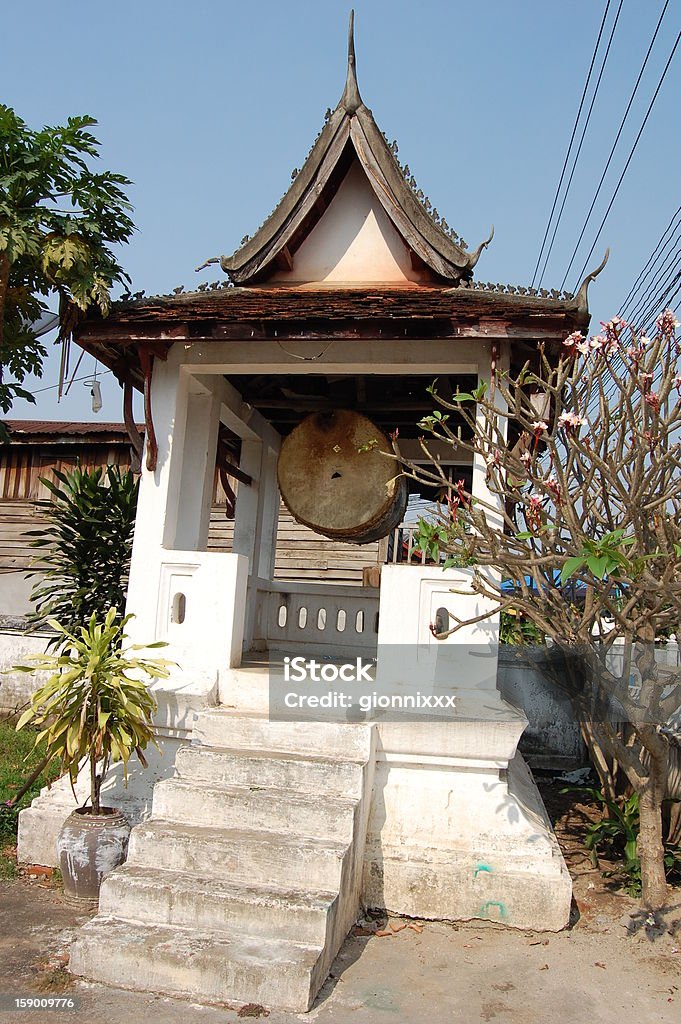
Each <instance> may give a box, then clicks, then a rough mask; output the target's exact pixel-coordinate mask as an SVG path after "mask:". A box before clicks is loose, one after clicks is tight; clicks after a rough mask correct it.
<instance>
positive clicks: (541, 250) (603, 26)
mask: <svg viewBox="0 0 681 1024" xmlns="http://www.w3.org/2000/svg"><path fill="white" fill-rule="evenodd" d="M609 9H610V0H607V3H606V5H605V11H604V13H603V20H602V21H601V27H600V29H599V30H598V39H597V40H596V46H595V47H594V52H593V56H592V57H591V64H590V65H589V73H588V75H587V76H586V83H585V85H584V91H583V92H582V98H581V100H580V101H579V110H578V111H577V117H576V118H575V123H574V126H573V128H572V135H571V136H570V143H569V145H568V148H567V153H566V154H565V160H564V161H563V169H562V171H561V172H560V180H559V181H558V188H557V189H556V194H555V196H554V197H553V205H552V206H551V213H550V214H549V219H548V221H547V224H546V231H545V232H544V237H543V239H542V243H541V248H540V250H539V255H538V257H537V265H536V267H535V268H534V274H533V275H532V287H533V288H534V282H535V279H536V277H537V273H538V271H539V264H540V263H541V258H542V254H543V252H544V246H545V245H546V239H547V238H548V237H549V231H550V230H551V221H552V220H553V214H554V213H555V210H556V204H557V203H558V196H559V195H560V190H561V186H562V184H563V179H564V177H565V172H566V170H567V165H568V161H569V159H570V153H571V151H572V143H573V142H574V141H575V135H576V134H577V126H578V125H579V119H580V117H581V115H582V108H583V106H584V100H585V99H586V94H587V90H588V88H589V82H590V81H591V75H592V72H593V69H594V64H595V63H596V54H597V53H598V47H599V46H600V43H601V36H602V35H603V29H604V28H605V22H606V19H607V17H608V11H609Z"/></svg>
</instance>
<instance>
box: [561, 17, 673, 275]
mask: <svg viewBox="0 0 681 1024" xmlns="http://www.w3.org/2000/svg"><path fill="white" fill-rule="evenodd" d="M668 7H669V0H665V5H664V7H663V8H662V13H661V14H660V17H659V18H658V22H657V25H656V26H655V31H654V32H653V38H652V39H651V40H650V45H649V46H648V51H647V53H646V55H645V58H644V60H643V64H642V65H641V70H640V71H639V73H638V78H637V79H636V83H635V85H634V88H633V90H632V93H631V96H630V97H629V102H628V103H627V109H626V110H625V111H624V116H623V118H622V120H621V122H620V126H619V129H618V131H617V135H616V136H615V141H614V142H613V144H612V149H611V150H610V155H609V156H608V159H607V161H606V164H605V167H604V168H603V173H602V174H601V180H600V181H599V182H598V186H597V188H596V192H595V194H594V197H593V199H592V200H591V206H590V207H589V212H588V213H587V215H586V217H585V218H584V224H583V225H582V230H581V231H580V233H579V238H578V239H577V243H576V245H575V248H574V250H573V252H572V256H571V257H570V262H569V263H568V267H567V270H566V271H565V276H564V277H563V281H562V284H561V286H560V287H561V290H562V289H563V288H564V287H565V282H566V281H567V278H568V274H569V273H570V271H571V270H572V264H573V263H574V261H575V257H576V256H577V252H578V250H579V247H580V245H581V244H582V239H583V238H584V235H585V233H586V229H587V226H588V223H589V220H590V218H591V214H592V213H593V209H594V206H595V205H596V201H597V199H598V197H599V195H600V193H601V188H602V187H603V182H604V181H605V176H606V175H607V173H608V169H609V167H610V164H611V162H612V158H613V156H614V154H615V150H616V148H617V144H618V142H619V140H620V136H621V135H622V132H623V130H624V125H625V123H626V120H627V117H628V116H629V111H630V110H631V107H632V104H633V102H634V99H635V97H636V93H637V92H638V87H639V85H640V84H641V79H642V78H643V73H644V71H645V69H646V66H647V64H648V59H649V58H650V54H651V53H652V49H653V46H654V45H655V40H656V39H657V35H658V32H659V31H660V26H661V25H662V19H663V18H664V16H665V13H666V11H667V8H668ZM618 13H619V12H618Z"/></svg>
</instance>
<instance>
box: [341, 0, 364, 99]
mask: <svg viewBox="0 0 681 1024" xmlns="http://www.w3.org/2000/svg"><path fill="white" fill-rule="evenodd" d="M340 105H341V106H342V107H344V108H345V110H346V111H347V112H348V114H350V116H351V117H352V115H353V114H354V113H356V112H357V110H359V108H360V107H361V106H362V97H361V96H360V94H359V86H358V85H357V72H356V70H355V12H354V10H353V11H350V24H349V26H348V74H347V78H346V80H345V89H344V90H343V95H342V96H341V101H340Z"/></svg>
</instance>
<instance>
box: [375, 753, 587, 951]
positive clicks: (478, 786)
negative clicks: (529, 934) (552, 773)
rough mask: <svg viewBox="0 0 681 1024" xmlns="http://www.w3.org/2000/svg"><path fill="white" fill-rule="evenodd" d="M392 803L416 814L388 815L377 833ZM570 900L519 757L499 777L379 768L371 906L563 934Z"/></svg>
mask: <svg viewBox="0 0 681 1024" xmlns="http://www.w3.org/2000/svg"><path fill="white" fill-rule="evenodd" d="M382 786H384V789H383V792H381V787H382ZM393 800H399V801H401V802H403V803H404V804H406V805H412V806H415V805H418V806H420V808H421V813H420V814H419V813H415V815H414V817H413V818H412V819H411V821H410V822H408V821H407V820H406V819H402V820H401V821H397V820H396V817H395V816H394V815H393V816H392V818H391V816H390V813H389V814H388V817H387V820H385V821H384V823H383V827H381V825H380V821H381V818H382V817H383V816H384V814H385V803H386V801H387V802H388V804H390V803H391V802H392V801H393ZM434 820H437V824H435V825H434V824H433V822H434ZM429 826H430V827H429ZM571 898H572V883H571V880H570V875H569V873H568V871H567V868H566V866H565V862H564V860H563V856H562V854H561V852H560V849H559V847H558V843H557V842H556V839H555V836H554V835H553V831H552V828H551V824H550V822H549V820H548V817H547V815H546V811H545V810H544V807H543V804H542V802H541V798H540V796H539V793H538V791H537V788H536V786H535V784H534V780H533V779H532V777H531V775H530V773H529V771H528V769H527V766H526V765H525V762H524V761H523V760H522V758H521V757H520V755H516V757H515V758H514V759H513V761H512V762H511V763H510V765H509V767H508V771H507V772H505V773H503V776H502V777H499V774H498V773H496V774H495V773H493V772H484V771H475V770H466V769H465V768H462V767H455V768H451V769H450V770H449V771H447V770H444V769H442V768H441V769H439V770H435V771H434V770H433V768H432V767H431V768H418V767H411V766H410V767H404V766H402V767H401V768H397V767H388V765H387V764H386V763H385V762H384V763H383V764H381V763H379V765H378V766H377V772H376V789H375V794H374V804H373V807H372V820H371V823H370V834H369V836H368V840H367V849H366V853H365V876H364V888H363V892H362V900H363V902H364V903H365V904H366V905H367V906H369V907H381V908H386V909H387V910H389V911H392V912H394V913H396V914H405V915H408V916H412V917H420V918H430V919H433V920H443V919H444V920H457V921H461V920H469V919H473V918H480V919H483V920H492V921H498V922H499V923H501V924H506V925H510V926H511V927H515V928H531V929H536V930H546V931H559V930H560V929H562V928H565V927H566V925H567V923H568V920H569V916H570V903H571Z"/></svg>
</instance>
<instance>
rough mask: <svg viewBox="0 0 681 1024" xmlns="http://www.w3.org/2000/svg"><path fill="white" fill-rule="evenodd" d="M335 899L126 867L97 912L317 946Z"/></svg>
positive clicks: (106, 885)
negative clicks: (287, 939)
mask: <svg viewBox="0 0 681 1024" xmlns="http://www.w3.org/2000/svg"><path fill="white" fill-rule="evenodd" d="M338 903H339V896H338V894H334V893H330V892H311V891H308V890H301V889H294V888H288V889H280V888H277V887H275V886H258V885H249V884H246V883H243V882H241V883H240V882H235V881H234V880H233V879H222V878H215V877H209V876H207V875H188V874H184V873H182V872H180V871H158V870H156V869H155V868H153V869H149V868H141V867H136V866H135V865H133V864H124V865H123V866H122V867H121V868H120V869H119V870H118V871H114V872H113V874H111V875H109V876H108V877H107V878H105V879H104V882H103V883H102V888H101V892H100V897H99V913H100V914H102V915H103V916H104V917H116V918H119V919H121V920H125V921H133V922H140V923H142V924H159V925H174V926H177V927H180V928H182V927H186V928H188V927H192V928H196V929H198V931H199V932H204V931H215V932H220V931H229V930H231V929H235V930H237V931H240V932H242V933H244V934H248V935H252V936H257V935H260V936H263V937H265V938H280V939H282V938H289V939H292V940H294V941H296V942H302V943H309V944H311V945H315V946H319V947H320V948H321V947H322V946H323V945H324V944H325V942H326V938H327V933H330V931H331V929H332V926H333V920H334V918H335V914H336V911H337V909H338Z"/></svg>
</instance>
